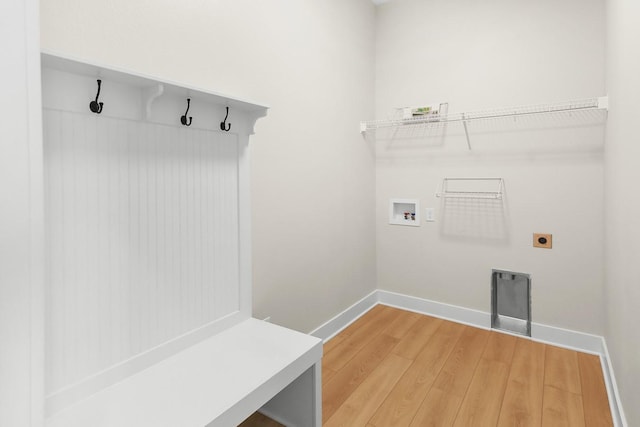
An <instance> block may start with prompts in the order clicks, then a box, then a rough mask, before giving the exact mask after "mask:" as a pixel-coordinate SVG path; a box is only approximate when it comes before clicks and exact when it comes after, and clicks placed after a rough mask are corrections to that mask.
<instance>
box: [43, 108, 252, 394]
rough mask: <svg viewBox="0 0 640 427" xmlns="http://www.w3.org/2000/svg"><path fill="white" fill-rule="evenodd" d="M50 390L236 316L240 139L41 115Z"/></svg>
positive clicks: (54, 113)
mask: <svg viewBox="0 0 640 427" xmlns="http://www.w3.org/2000/svg"><path fill="white" fill-rule="evenodd" d="M43 119H44V135H45V138H44V139H45V145H44V152H45V156H44V159H45V162H44V164H45V212H46V215H45V218H46V224H45V226H46V262H47V263H46V268H47V274H46V276H47V298H46V311H47V312H46V319H47V325H46V328H47V331H46V336H47V340H46V352H47V357H46V363H47V366H46V373H47V378H46V390H47V394H48V395H51V394H53V393H56V392H59V391H61V390H64V389H65V388H68V387H70V386H73V385H75V384H78V383H80V382H82V381H83V380H85V379H87V378H89V377H91V376H94V375H97V374H99V373H100V372H103V371H105V370H107V369H109V368H110V367H113V366H115V365H117V364H119V363H122V362H123V361H126V360H128V359H130V358H132V357H134V356H136V355H139V354H141V353H143V352H145V351H148V350H150V349H152V348H154V347H157V346H159V345H161V344H163V343H166V342H168V341H171V340H172V339H175V338H177V337H180V336H183V335H184V334H186V333H189V332H190V331H193V330H195V329H197V328H199V327H202V326H204V325H206V324H209V323H211V322H214V321H216V320H217V319H221V318H223V317H225V316H226V315H229V314H230V313H233V312H235V311H237V310H239V306H240V303H239V280H240V276H239V240H238V236H239V223H238V216H239V208H238V203H239V200H238V184H239V182H238V156H239V147H238V137H237V135H235V134H233V133H228V134H227V133H222V132H219V131H211V130H203V129H191V128H188V127H175V126H167V125H161V124H154V123H144V122H136V121H131V120H126V119H119V118H112V117H103V116H98V115H94V114H89V113H86V114H85V113H73V112H65V111H60V110H54V109H45V110H44V117H43Z"/></svg>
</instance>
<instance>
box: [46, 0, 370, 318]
mask: <svg viewBox="0 0 640 427" xmlns="http://www.w3.org/2000/svg"><path fill="white" fill-rule="evenodd" d="M41 7H42V20H41V21H42V46H43V48H44V49H49V50H54V51H58V52H60V53H63V54H66V55H71V56H75V57H78V58H86V59H88V60H93V61H95V62H100V63H106V64H112V65H114V66H116V67H119V68H124V69H131V70H135V71H137V72H140V73H144V74H150V75H155V76H158V77H161V78H164V79H168V80H173V81H177V82H184V83H188V84H190V85H193V86H196V87H202V88H207V89H211V90H215V91H218V92H223V93H229V94H232V95H235V96H238V97H241V98H248V99H256V100H259V101H261V102H265V103H267V104H269V105H270V106H271V110H270V112H269V114H268V116H267V118H265V119H261V120H260V121H259V122H258V124H257V127H256V136H255V137H254V138H252V175H253V178H252V195H253V197H252V203H253V206H252V214H253V264H254V271H253V273H254V294H253V297H254V315H255V316H256V317H259V318H262V317H266V316H271V317H272V321H273V322H275V323H278V324H282V325H286V326H289V327H292V328H295V329H299V330H302V331H309V330H311V329H312V328H314V327H316V326H318V325H319V324H321V323H323V322H324V321H325V320H326V319H328V318H330V317H332V316H333V315H335V314H337V313H338V312H340V311H341V310H343V309H344V308H346V307H347V306H349V305H351V304H352V303H353V302H355V301H356V300H357V299H359V298H361V297H362V296H363V295H365V294H367V293H369V292H370V291H371V290H373V289H375V286H376V283H375V237H374V235H375V229H374V219H373V217H372V216H371V215H369V214H368V213H369V212H371V211H372V210H373V209H374V161H373V155H372V153H371V151H370V150H369V149H368V147H367V146H366V145H365V144H363V143H362V141H361V139H360V138H359V136H358V134H357V123H358V121H359V120H360V119H361V118H362V117H367V116H370V115H372V114H373V108H372V106H373V93H372V91H373V84H374V80H373V69H372V66H371V64H372V63H373V58H374V45H373V43H374V6H373V5H372V4H371V3H370V2H369V1H368V0H358V1H350V2H343V1H340V0H333V1H324V2H317V1H310V0H307V1H299V0H277V1H270V2H255V1H248V0H241V1H221V0H219V1H206V2H205V1H197V2H196V1H189V2H174V1H161V2H157V1H136V2H130V1H124V0H117V1H112V2H109V3H108V4H105V3H104V2H97V1H83V0H65V1H53V0H43V1H42V3H41ZM232 120H233V117H230V121H232Z"/></svg>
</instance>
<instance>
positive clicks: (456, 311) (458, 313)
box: [378, 290, 491, 329]
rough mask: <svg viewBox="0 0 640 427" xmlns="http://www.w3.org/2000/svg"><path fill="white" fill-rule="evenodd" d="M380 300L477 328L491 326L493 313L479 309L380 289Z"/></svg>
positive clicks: (386, 303) (394, 305)
mask: <svg viewBox="0 0 640 427" xmlns="http://www.w3.org/2000/svg"><path fill="white" fill-rule="evenodd" d="M378 300H379V301H380V303H381V304H384V305H389V306H391V307H397V308H400V309H403V310H409V311H415V312H416V313H422V314H428V315H429V316H433V317H439V318H441V319H446V320H451V321H453V322H457V323H463V324H465V325H469V326H475V327H476V328H482V329H490V328H491V315H490V314H489V313H484V312H482V311H479V310H472V309H470V308H464V307H459V306H456V305H450V304H445V303H442V302H436V301H431V300H428V299H424V298H418V297H412V296H409V295H403V294H398V293H395V292H389V291H382V290H378Z"/></svg>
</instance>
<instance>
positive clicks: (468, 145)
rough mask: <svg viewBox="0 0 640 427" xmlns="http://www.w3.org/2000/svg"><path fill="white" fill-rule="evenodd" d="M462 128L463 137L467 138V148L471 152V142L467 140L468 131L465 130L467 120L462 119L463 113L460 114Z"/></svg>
mask: <svg viewBox="0 0 640 427" xmlns="http://www.w3.org/2000/svg"><path fill="white" fill-rule="evenodd" d="M462 126H464V136H466V137H467V147H468V148H469V151H471V141H470V140H469V130H468V129H467V120H466V119H465V117H464V113H462Z"/></svg>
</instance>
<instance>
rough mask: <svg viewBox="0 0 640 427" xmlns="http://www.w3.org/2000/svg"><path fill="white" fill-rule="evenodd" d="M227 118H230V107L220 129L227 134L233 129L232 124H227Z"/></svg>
mask: <svg viewBox="0 0 640 427" xmlns="http://www.w3.org/2000/svg"><path fill="white" fill-rule="evenodd" d="M227 117H229V107H227V115H226V116H224V120H223V121H221V122H220V129H222V130H223V131H225V132H229V129H231V123H227Z"/></svg>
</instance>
